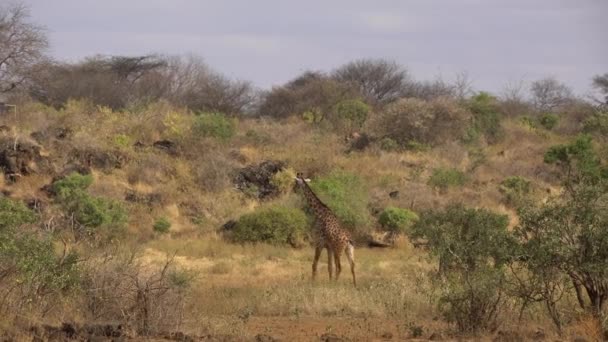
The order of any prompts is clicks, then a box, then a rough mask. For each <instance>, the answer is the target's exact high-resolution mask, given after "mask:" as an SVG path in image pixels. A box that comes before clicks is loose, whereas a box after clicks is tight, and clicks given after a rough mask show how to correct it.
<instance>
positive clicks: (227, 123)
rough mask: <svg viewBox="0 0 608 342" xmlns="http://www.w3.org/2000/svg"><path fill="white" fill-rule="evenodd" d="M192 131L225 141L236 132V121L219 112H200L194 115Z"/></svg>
mask: <svg viewBox="0 0 608 342" xmlns="http://www.w3.org/2000/svg"><path fill="white" fill-rule="evenodd" d="M193 131H194V133H195V134H197V135H200V136H203V137H212V138H216V139H219V140H222V141H227V140H229V139H230V138H232V137H233V136H234V134H235V133H236V122H235V120H233V119H230V118H227V117H226V116H225V115H223V114H220V113H202V114H200V115H198V116H197V117H196V120H195V121H194V127H193Z"/></svg>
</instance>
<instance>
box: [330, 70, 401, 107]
mask: <svg viewBox="0 0 608 342" xmlns="http://www.w3.org/2000/svg"><path fill="white" fill-rule="evenodd" d="M332 76H333V78H334V79H335V80H337V81H339V82H344V83H348V84H352V85H355V86H356V87H358V88H359V90H360V92H361V93H362V94H363V95H364V96H365V97H366V98H367V99H369V100H371V101H373V102H375V103H378V104H382V105H384V104H388V103H390V102H393V101H395V100H397V99H399V98H400V97H402V96H403V95H404V94H406V92H407V90H408V85H409V83H410V81H409V75H408V72H407V70H406V69H404V68H403V67H401V66H400V65H399V64H397V63H396V62H393V61H388V60H384V59H360V60H356V61H352V62H350V63H347V64H345V65H343V66H341V67H339V68H338V69H336V70H335V71H334V72H333V73H332Z"/></svg>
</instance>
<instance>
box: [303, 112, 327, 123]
mask: <svg viewBox="0 0 608 342" xmlns="http://www.w3.org/2000/svg"><path fill="white" fill-rule="evenodd" d="M302 119H303V120H304V121H305V122H306V123H309V124H317V123H319V122H321V121H322V120H323V113H322V112H321V110H320V109H319V108H312V109H309V110H307V111H305V112H304V113H302Z"/></svg>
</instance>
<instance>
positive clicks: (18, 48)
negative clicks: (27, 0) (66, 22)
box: [0, 4, 48, 93]
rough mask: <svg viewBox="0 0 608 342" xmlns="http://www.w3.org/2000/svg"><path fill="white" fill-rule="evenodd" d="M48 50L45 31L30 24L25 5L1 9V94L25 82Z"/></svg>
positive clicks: (14, 5)
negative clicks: (33, 66) (32, 68)
mask: <svg viewBox="0 0 608 342" xmlns="http://www.w3.org/2000/svg"><path fill="white" fill-rule="evenodd" d="M47 47H48V41H47V38H46V35H45V33H44V30H43V29H42V28H41V27H40V26H37V25H35V24H32V23H30V22H29V9H28V8H27V7H26V6H25V5H23V4H13V5H9V6H6V7H0V93H6V92H9V91H11V90H13V89H15V88H17V87H19V86H20V85H21V84H22V83H23V82H25V81H26V80H27V78H28V75H29V73H30V68H31V66H32V65H34V64H35V63H37V62H39V61H40V60H41V59H42V58H43V53H44V51H45V49H46V48H47Z"/></svg>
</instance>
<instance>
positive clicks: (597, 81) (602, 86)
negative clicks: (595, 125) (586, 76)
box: [593, 73, 608, 106]
mask: <svg viewBox="0 0 608 342" xmlns="http://www.w3.org/2000/svg"><path fill="white" fill-rule="evenodd" d="M593 86H594V87H595V88H597V89H598V90H599V91H600V92H601V93H602V94H604V104H605V105H607V106H608V73H605V74H603V75H597V76H595V77H594V78H593Z"/></svg>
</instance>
